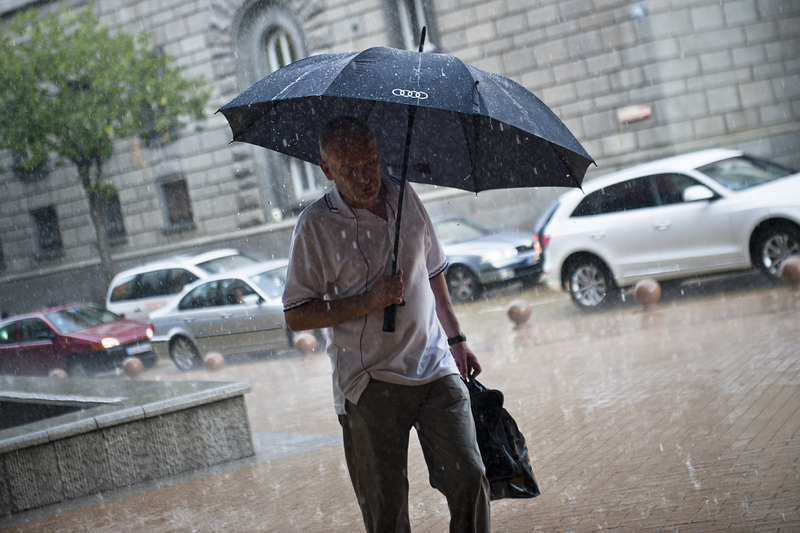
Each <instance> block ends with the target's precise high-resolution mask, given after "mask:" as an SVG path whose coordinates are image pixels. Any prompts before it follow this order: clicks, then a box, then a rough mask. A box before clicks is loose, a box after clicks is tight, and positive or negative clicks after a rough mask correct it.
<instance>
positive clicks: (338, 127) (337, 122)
mask: <svg viewBox="0 0 800 533" xmlns="http://www.w3.org/2000/svg"><path fill="white" fill-rule="evenodd" d="M341 134H344V135H346V136H347V137H350V138H353V139H354V140H355V141H362V140H363V141H369V142H375V141H376V140H375V134H373V133H372V130H371V129H370V127H369V126H368V125H367V123H366V122H364V121H363V120H361V119H360V118H356V117H351V116H346V115H343V116H340V117H336V118H335V119H333V120H331V121H330V122H328V123H327V124H325V125H324V126H323V127H322V129H321V130H320V131H319V155H320V156H321V157H322V160H323V161H326V160H327V158H328V154H327V152H328V146H329V145H330V143H331V141H332V140H333V138H334V137H337V136H339V135H341Z"/></svg>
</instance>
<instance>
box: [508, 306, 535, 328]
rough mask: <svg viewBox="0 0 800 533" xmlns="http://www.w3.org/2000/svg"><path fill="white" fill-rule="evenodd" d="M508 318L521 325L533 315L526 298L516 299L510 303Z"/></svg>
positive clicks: (516, 324)
mask: <svg viewBox="0 0 800 533" xmlns="http://www.w3.org/2000/svg"><path fill="white" fill-rule="evenodd" d="M507 314H508V318H510V319H511V321H512V322H513V323H514V325H515V326H516V327H520V326H521V325H523V324H524V323H526V322H527V321H528V319H529V318H530V317H531V306H530V304H529V303H528V302H526V301H525V300H514V301H513V302H511V303H510V304H508V310H507Z"/></svg>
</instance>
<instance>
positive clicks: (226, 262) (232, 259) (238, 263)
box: [197, 254, 258, 274]
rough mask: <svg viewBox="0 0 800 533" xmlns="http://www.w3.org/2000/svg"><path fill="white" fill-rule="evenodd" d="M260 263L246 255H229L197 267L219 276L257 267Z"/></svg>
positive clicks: (199, 264)
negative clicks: (231, 271)
mask: <svg viewBox="0 0 800 533" xmlns="http://www.w3.org/2000/svg"><path fill="white" fill-rule="evenodd" d="M257 264H258V261H256V260H255V259H253V258H252V257H248V256H246V255H242V254H237V255H227V256H225V257H219V258H217V259H211V260H209V261H205V262H203V263H198V264H197V266H198V267H200V268H202V269H203V270H205V271H206V272H209V273H211V274H219V273H221V272H228V271H230V270H234V269H237V268H241V267H246V266H252V265H257Z"/></svg>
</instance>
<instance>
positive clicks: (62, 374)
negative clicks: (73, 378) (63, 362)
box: [47, 368, 67, 378]
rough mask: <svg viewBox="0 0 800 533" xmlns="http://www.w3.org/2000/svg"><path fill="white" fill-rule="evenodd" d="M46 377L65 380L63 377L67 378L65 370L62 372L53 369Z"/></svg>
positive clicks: (58, 369) (59, 369)
mask: <svg viewBox="0 0 800 533" xmlns="http://www.w3.org/2000/svg"><path fill="white" fill-rule="evenodd" d="M47 377H49V378H65V377H67V373H66V371H65V370H63V369H61V368H54V369H53V370H51V371H50V373H49V374H47Z"/></svg>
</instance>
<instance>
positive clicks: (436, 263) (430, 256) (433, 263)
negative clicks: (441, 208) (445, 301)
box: [406, 184, 447, 279]
mask: <svg viewBox="0 0 800 533" xmlns="http://www.w3.org/2000/svg"><path fill="white" fill-rule="evenodd" d="M406 187H407V189H406V194H407V195H408V196H410V197H411V199H412V200H413V202H414V206H415V207H416V208H417V209H418V210H419V212H420V216H421V217H422V221H423V223H424V225H425V266H426V268H427V269H428V279H433V278H435V277H436V276H438V275H439V274H441V273H442V272H444V269H445V268H447V256H446V255H445V253H444V248H443V247H442V243H441V242H440V241H439V237H438V236H437V235H436V230H435V229H434V227H433V222H431V217H430V215H428V211H427V209H425V206H424V205H423V204H422V200H420V199H419V196H417V193H416V191H415V190H414V188H413V187H411V185H410V184H407V185H406Z"/></svg>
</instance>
